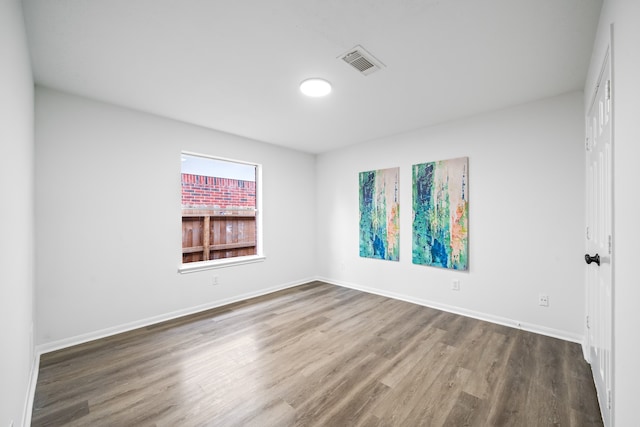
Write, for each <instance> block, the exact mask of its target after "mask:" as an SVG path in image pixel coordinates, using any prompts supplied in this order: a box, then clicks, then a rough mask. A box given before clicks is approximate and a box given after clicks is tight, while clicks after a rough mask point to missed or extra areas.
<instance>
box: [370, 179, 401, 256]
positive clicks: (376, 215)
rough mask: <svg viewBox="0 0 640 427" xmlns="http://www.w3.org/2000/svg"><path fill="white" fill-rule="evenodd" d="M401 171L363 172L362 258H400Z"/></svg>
mask: <svg viewBox="0 0 640 427" xmlns="http://www.w3.org/2000/svg"><path fill="white" fill-rule="evenodd" d="M399 175H400V168H390V169H381V170H375V171H368V172H360V256H361V257H364V258H378V259H384V260H391V261H398V260H399V259H400V204H399V198H398V178H399Z"/></svg>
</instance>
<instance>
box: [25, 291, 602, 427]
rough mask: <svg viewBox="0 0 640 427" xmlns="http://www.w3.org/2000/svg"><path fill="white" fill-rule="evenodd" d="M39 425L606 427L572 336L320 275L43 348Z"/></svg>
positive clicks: (36, 416)
mask: <svg viewBox="0 0 640 427" xmlns="http://www.w3.org/2000/svg"><path fill="white" fill-rule="evenodd" d="M32 425H33V426H60V425H65V426H66V425H68V426H260V427H267V426H456V427H457V426H527V427H528V426H580V427H585V426H601V425H602V420H601V418H600V412H599V409H598V403H597V399H596V395H595V389H594V385H593V380H592V379H591V372H590V367H589V365H588V364H587V363H585V361H584V359H583V357H582V352H581V349H580V347H579V346H578V345H577V344H574V343H569V342H565V341H561V340H558V339H553V338H549V337H545V336H541V335H536V334H532V333H528V332H524V331H520V330H517V329H512V328H508V327H504V326H499V325H495V324H491V323H487V322H482V321H478V320H475V319H470V318H467V317H462V316H458V315H454V314H450V313H446V312H442V311H438V310H434V309H430V308H427V307H422V306H418V305H414V304H410V303H406V302H402V301H397V300H393V299H389V298H384V297H380V296H376V295H370V294H367V293H363V292H359V291H355V290H351V289H345V288H341V287H336V286H333V285H328V284H325V283H321V282H313V283H309V284H306V285H302V286H298V287H296V288H292V289H288V290H284V291H281V292H277V293H274V294H270V295H266V296H263V297H259V298H254V299H251V300H248V301H243V302H240V303H236V304H231V305H228V306H225V307H220V308H217V309H213V310H209V311H206V312H203V313H199V314H197V315H192V316H187V317H184V318H181V319H178V320H173V321H169V322H165V323H161V324H158V325H154V326H151V327H147V328H142V329H138V330H135V331H131V332H127V333H123V334H120V335H117V336H113V337H109V338H105V339H101V340H97V341H93V342H90V343H87V344H83V345H79V346H75V347H72V348H68V349H64V350H60V351H57V352H52V353H48V354H45V355H43V356H42V358H41V364H40V372H39V377H38V384H37V388H36V394H35V402H34V408H33V418H32Z"/></svg>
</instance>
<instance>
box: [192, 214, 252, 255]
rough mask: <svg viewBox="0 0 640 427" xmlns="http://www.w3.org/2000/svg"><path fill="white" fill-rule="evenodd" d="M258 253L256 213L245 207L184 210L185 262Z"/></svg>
mask: <svg viewBox="0 0 640 427" xmlns="http://www.w3.org/2000/svg"><path fill="white" fill-rule="evenodd" d="M255 254H256V215H255V212H254V211H246V210H233V211H229V210H196V209H183V211H182V262H183V263H184V264H186V263H189V262H195V261H207V260H212V259H221V258H231V257H238V256H246V255H255Z"/></svg>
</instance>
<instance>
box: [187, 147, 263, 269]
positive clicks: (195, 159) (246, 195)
mask: <svg viewBox="0 0 640 427" xmlns="http://www.w3.org/2000/svg"><path fill="white" fill-rule="evenodd" d="M181 160H182V162H181V164H182V167H181V174H180V175H181V189H182V190H181V194H182V201H181V204H182V265H181V267H180V269H179V271H180V272H188V271H196V270H201V269H207V268H215V267H222V266H228V265H232V264H240V263H246V262H254V261H258V260H262V259H264V257H263V256H262V253H261V252H262V251H261V238H260V231H261V227H260V210H259V209H258V207H259V203H258V202H259V200H260V198H259V184H260V181H259V177H260V165H257V164H252V163H245V162H239V161H233V160H228V159H221V158H215V157H209V156H204V155H200V154H194V153H186V152H183V153H182V154H181Z"/></svg>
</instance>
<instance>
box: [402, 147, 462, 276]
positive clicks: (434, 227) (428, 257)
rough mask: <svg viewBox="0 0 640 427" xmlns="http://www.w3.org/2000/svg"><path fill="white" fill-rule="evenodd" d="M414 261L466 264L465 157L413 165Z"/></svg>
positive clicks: (454, 266) (450, 265)
mask: <svg viewBox="0 0 640 427" xmlns="http://www.w3.org/2000/svg"><path fill="white" fill-rule="evenodd" d="M412 175H413V250H412V257H413V263H414V264H421V265H429V266H434V267H442V268H450V269H453V270H467V269H468V267H469V227H468V225H469V190H468V184H469V182H468V180H469V158H468V157H460V158H457V159H450V160H441V161H437V162H430V163H422V164H418V165H413V171H412Z"/></svg>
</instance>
